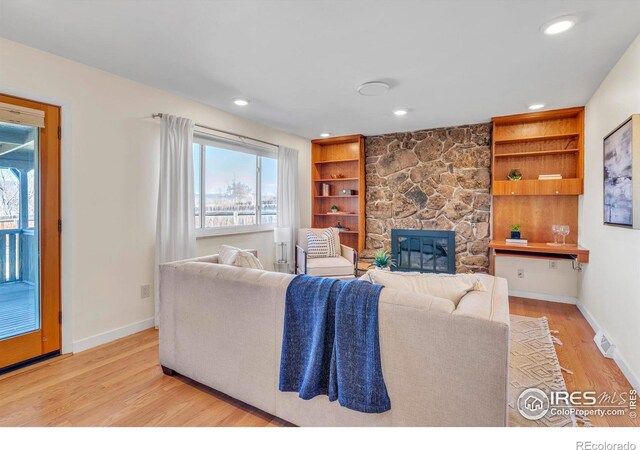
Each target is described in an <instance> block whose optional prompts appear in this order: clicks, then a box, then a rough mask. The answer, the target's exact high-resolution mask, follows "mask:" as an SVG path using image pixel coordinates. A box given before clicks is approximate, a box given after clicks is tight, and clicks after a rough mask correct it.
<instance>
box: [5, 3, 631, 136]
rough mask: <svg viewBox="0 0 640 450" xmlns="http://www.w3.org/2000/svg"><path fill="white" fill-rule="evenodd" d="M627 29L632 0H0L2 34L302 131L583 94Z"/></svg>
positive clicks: (369, 127) (406, 126)
mask: <svg viewBox="0 0 640 450" xmlns="http://www.w3.org/2000/svg"><path fill="white" fill-rule="evenodd" d="M566 14H571V15H574V16H578V18H579V20H580V21H579V23H578V25H577V26H576V27H575V28H574V29H573V30H571V31H569V32H567V33H564V34H561V35H556V36H546V35H544V34H542V33H541V32H540V25H541V24H543V23H545V22H547V21H549V20H550V19H553V18H555V17H558V16H561V15H566ZM639 32H640V1H638V0H614V1H612V0H608V1H605V0H599V1H596V0H582V1H577V0H536V1H533V0H519V1H516V0H509V1H507V0H448V1H445V0H439V1H436V0H432V1H407V0H386V1H375V0H370V1H349V0H345V1H337V0H329V1H320V0H317V1H306V0H297V1H293V0H291V1H284V0H271V1H264V0H263V1H258V0H235V1H197V0H155V1H152V0H136V1H132V0H128V1H125V0H84V1H77V0H56V1H36V0H0V35H1V36H3V37H5V38H8V39H11V40H14V41H18V42H21V43H24V44H27V45H30V46H33V47H36V48H40V49H43V50H46V51H48V52H51V53H55V54H58V55H61V56H64V57H67V58H69V59H72V60H76V61H80V62H83V63H85V64H88V65H91V66H95V67H98V68H101V69H104V70H106V71H109V72H112V73H116V74H119V75H122V76H124V77H127V78H130V79H133V80H137V81H140V82H142V83H145V84H148V85H152V86H155V87H158V88H162V89H165V90H168V91H172V92H175V93H178V94H181V95H183V96H186V97H189V98H192V99H195V100H198V101H200V102H203V103H207V104H210V105H212V106H215V107H217V108H220V109H223V110H226V111H230V112H233V113H236V114H239V115H241V116H244V117H248V118H250V119H253V120H255V121H258V122H261V123H264V124H266V125H270V126H273V127H276V128H279V129H282V130H285V131H288V132H291V133H295V134H298V135H302V136H305V137H308V138H317V137H318V135H319V133H320V132H323V131H328V132H330V133H332V134H333V135H341V134H352V133H363V134H368V135H371V134H378V133H384V132H391V131H406V130H415V129H422V128H431V127H436V126H447V125H457V124H463V123H474V122H482V121H487V120H489V119H490V118H491V117H492V116H495V115H505V114H512V113H518V112H523V111H526V107H527V105H528V104H530V103H533V102H544V103H546V104H547V105H548V108H560V107H566V106H575V105H583V104H584V103H585V102H586V101H587V100H588V99H589V97H590V96H591V94H592V93H593V92H594V91H595V89H596V88H597V86H598V85H599V83H600V82H601V81H602V79H603V78H604V77H605V75H606V74H607V72H608V71H609V70H610V69H611V67H613V65H614V64H615V62H616V61H617V60H618V59H619V58H620V56H621V55H622V53H623V52H624V50H625V49H626V48H627V47H628V46H629V44H630V43H631V41H632V40H633V39H634V38H635V36H636V35H638V33H639ZM0 63H1V62H0ZM0 67H1V65H0ZM0 70H1V68H0ZM372 80H385V81H387V82H389V83H390V84H391V86H392V89H391V90H390V91H389V92H388V93H387V94H386V95H384V96H382V97H364V96H360V95H358V93H357V92H356V87H357V86H358V85H359V84H361V83H363V82H366V81H372ZM236 96H246V97H248V98H249V99H250V100H251V104H250V105H249V106H248V107H245V108H240V107H237V106H235V105H233V103H232V101H231V100H232V98H234V97H236ZM399 107H404V108H408V109H409V111H410V113H409V114H408V115H407V116H405V117H401V118H399V117H396V116H394V115H393V114H392V113H391V111H392V110H393V109H394V108H399ZM152 112H155V111H149V113H150V114H151V113H152ZM166 112H171V111H166Z"/></svg>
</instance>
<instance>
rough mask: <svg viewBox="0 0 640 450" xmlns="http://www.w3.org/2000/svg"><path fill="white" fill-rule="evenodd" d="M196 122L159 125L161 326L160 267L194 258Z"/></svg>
mask: <svg viewBox="0 0 640 450" xmlns="http://www.w3.org/2000/svg"><path fill="white" fill-rule="evenodd" d="M193 125H194V123H193V121H192V120H189V119H185V118H183V117H176V116H170V115H167V114H164V115H163V116H162V122H161V124H160V187H159V191H158V223H157V231H156V274H155V275H156V276H155V287H156V289H155V313H156V316H155V318H156V326H157V325H158V319H159V317H160V316H159V313H160V302H159V299H160V297H159V265H160V264H163V263H166V262H170V261H177V260H181V259H186V258H191V257H193V256H195V250H196V235H195V218H194V215H195V206H194V203H195V200H194V188H193V182H194V181H193Z"/></svg>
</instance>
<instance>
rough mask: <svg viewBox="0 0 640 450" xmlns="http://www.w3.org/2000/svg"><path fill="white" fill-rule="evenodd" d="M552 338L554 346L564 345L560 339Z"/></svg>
mask: <svg viewBox="0 0 640 450" xmlns="http://www.w3.org/2000/svg"><path fill="white" fill-rule="evenodd" d="M550 337H551V342H553V343H554V344H558V345H562V341H561V340H560V339H558V338H557V337H555V336H550Z"/></svg>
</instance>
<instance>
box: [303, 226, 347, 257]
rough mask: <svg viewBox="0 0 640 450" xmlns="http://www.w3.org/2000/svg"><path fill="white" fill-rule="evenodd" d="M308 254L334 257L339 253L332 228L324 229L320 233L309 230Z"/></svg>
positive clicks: (310, 255)
mask: <svg viewBox="0 0 640 450" xmlns="http://www.w3.org/2000/svg"><path fill="white" fill-rule="evenodd" d="M307 255H308V257H309V258H332V257H336V256H338V255H339V253H337V252H336V243H335V236H334V233H333V230H332V229H331V228H329V229H327V230H324V231H323V232H322V234H320V235H317V234H316V233H314V232H313V231H310V230H307Z"/></svg>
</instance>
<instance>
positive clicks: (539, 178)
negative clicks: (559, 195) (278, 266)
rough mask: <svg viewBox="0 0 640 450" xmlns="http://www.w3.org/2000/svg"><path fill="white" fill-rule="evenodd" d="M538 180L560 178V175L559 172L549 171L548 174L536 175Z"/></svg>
mask: <svg viewBox="0 0 640 450" xmlns="http://www.w3.org/2000/svg"><path fill="white" fill-rule="evenodd" d="M538 180H562V175H561V174H559V173H551V174H548V175H538Z"/></svg>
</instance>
